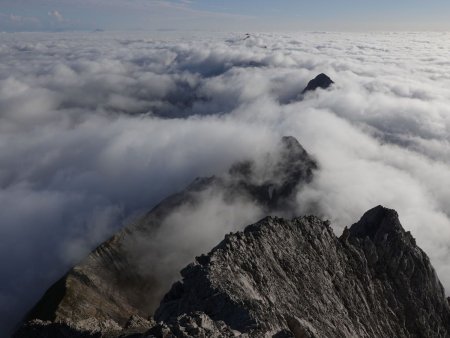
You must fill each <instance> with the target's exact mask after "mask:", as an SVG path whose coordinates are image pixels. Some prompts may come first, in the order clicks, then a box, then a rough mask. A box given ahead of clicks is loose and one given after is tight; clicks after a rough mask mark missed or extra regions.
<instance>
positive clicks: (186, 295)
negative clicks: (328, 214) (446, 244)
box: [155, 207, 450, 337]
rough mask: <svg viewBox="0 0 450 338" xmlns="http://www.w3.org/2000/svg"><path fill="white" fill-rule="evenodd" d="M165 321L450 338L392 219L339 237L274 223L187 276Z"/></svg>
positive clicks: (250, 330) (298, 332) (252, 230)
mask: <svg viewBox="0 0 450 338" xmlns="http://www.w3.org/2000/svg"><path fill="white" fill-rule="evenodd" d="M182 276H183V280H182V281H181V282H177V283H176V284H174V285H173V287H172V289H171V291H170V292H169V293H168V294H167V295H166V296H165V297H164V299H163V300H162V302H161V306H160V308H159V309H158V310H157V311H156V314H155V318H156V320H158V321H171V320H173V318H177V317H178V316H180V315H183V314H190V313H193V312H196V311H203V312H204V313H206V314H207V315H208V316H209V317H211V319H213V320H214V321H223V322H225V323H226V324H227V325H228V326H229V327H230V328H232V329H234V330H238V331H239V332H241V333H243V334H247V335H249V336H250V337H263V336H268V337H272V336H273V337H449V336H450V307H449V304H448V302H447V299H446V297H445V294H444V290H443V288H442V285H441V284H440V282H439V280H438V278H437V276H436V273H435V271H434V269H433V267H432V266H431V264H430V262H429V259H428V257H427V256H426V254H425V253H424V252H423V251H422V250H421V249H420V248H418V247H417V246H416V244H415V241H414V239H413V238H412V236H411V235H410V234H409V233H407V232H405V231H404V230H403V228H402V226H401V225H400V222H399V220H398V215H397V213H396V212H395V211H393V210H389V209H386V208H383V207H376V208H374V209H372V210H370V211H368V212H367V213H366V214H365V215H364V216H363V217H362V218H361V220H360V221H359V222H358V223H356V224H354V225H353V226H352V227H351V228H350V229H347V230H346V231H345V232H344V234H343V235H342V236H341V238H337V237H336V236H335V235H334V233H333V231H332V230H331V228H330V227H329V224H328V222H322V221H321V220H320V219H318V218H316V217H313V216H310V217H303V218H297V219H293V220H291V221H287V220H284V219H280V218H272V217H268V218H265V219H263V220H262V221H260V222H259V223H257V224H254V225H251V226H248V227H247V228H246V229H245V231H243V232H238V233H235V234H231V235H228V236H227V237H226V238H225V240H224V241H223V242H221V243H220V244H219V245H218V246H217V247H216V248H214V249H213V250H212V251H211V252H210V253H209V254H208V255H206V256H200V257H198V258H197V259H196V261H195V262H194V263H192V264H190V265H189V266H187V267H186V268H185V269H184V270H183V271H182Z"/></svg>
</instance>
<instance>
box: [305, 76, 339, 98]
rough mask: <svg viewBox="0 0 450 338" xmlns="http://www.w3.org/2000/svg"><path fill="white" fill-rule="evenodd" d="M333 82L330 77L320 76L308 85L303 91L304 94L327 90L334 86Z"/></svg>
mask: <svg viewBox="0 0 450 338" xmlns="http://www.w3.org/2000/svg"><path fill="white" fill-rule="evenodd" d="M333 83H334V82H333V80H331V79H330V78H329V77H328V75H325V74H323V73H322V74H319V75H317V76H316V77H315V78H314V79H312V80H311V81H309V82H308V85H307V86H306V88H305V89H303V91H302V94H306V93H307V92H309V91H314V90H316V89H318V88H321V89H327V88H329V87H330V86H331V85H332V84H333Z"/></svg>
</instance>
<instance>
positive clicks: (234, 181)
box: [26, 137, 317, 332]
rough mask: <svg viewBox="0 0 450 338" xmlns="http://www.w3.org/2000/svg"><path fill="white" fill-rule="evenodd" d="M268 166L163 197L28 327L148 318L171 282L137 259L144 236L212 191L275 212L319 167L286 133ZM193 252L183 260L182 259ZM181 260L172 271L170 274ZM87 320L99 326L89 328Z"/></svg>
mask: <svg viewBox="0 0 450 338" xmlns="http://www.w3.org/2000/svg"><path fill="white" fill-rule="evenodd" d="M267 163H270V166H269V165H267V167H265V168H263V169H264V170H263V171H262V172H263V174H261V170H260V169H261V168H258V164H257V163H256V162H255V161H253V160H251V159H249V160H246V161H242V162H239V163H236V164H235V165H233V166H232V168H230V170H229V172H228V173H227V174H225V175H222V176H213V177H208V178H198V179H196V180H194V182H192V183H191V184H190V185H189V186H188V187H187V188H186V189H184V190H183V191H181V192H179V193H177V194H174V195H172V196H170V197H168V198H166V199H165V200H163V201H162V202H161V203H160V204H158V205H157V206H156V207H155V208H153V209H152V210H151V211H150V212H149V213H147V214H146V215H144V217H142V218H141V219H140V220H138V221H137V222H135V223H134V224H131V225H129V226H127V227H126V228H125V229H124V230H122V231H120V232H119V233H117V234H116V235H114V236H113V237H112V238H111V239H109V240H108V241H106V242H105V243H103V244H101V245H100V246H99V247H98V248H97V249H95V250H94V251H93V252H92V253H91V254H90V255H89V256H88V257H87V258H86V259H84V260H83V261H82V262H81V263H80V264H78V265H76V266H75V267H73V268H72V269H71V270H70V271H69V272H68V273H67V274H66V275H65V276H63V277H62V278H61V279H60V280H59V281H57V282H56V283H55V284H54V285H53V286H51V287H50V288H49V290H48V291H47V292H46V293H45V295H44V296H43V297H42V299H41V300H40V301H39V302H38V303H37V304H36V306H35V307H34V308H33V309H32V310H31V311H30V313H29V314H28V315H27V318H26V321H28V324H26V325H28V326H29V327H34V328H36V327H39V325H41V324H43V323H45V324H46V325H47V326H46V327H49V326H48V324H49V323H57V324H58V325H59V326H61V327H68V328H72V329H76V330H81V329H86V331H89V332H94V331H95V332H107V331H120V329H123V328H125V327H126V325H127V322H128V321H129V319H130V318H131V317H132V316H139V317H141V318H148V317H149V315H151V314H152V313H153V312H154V310H155V309H156V308H157V306H158V305H159V301H160V299H161V298H162V296H163V295H164V293H165V292H166V291H167V290H168V289H169V288H170V283H169V284H167V280H166V279H161V277H160V276H159V275H158V274H157V273H156V272H154V271H155V270H156V269H157V268H158V267H157V266H152V265H149V266H147V267H146V268H145V269H142V267H141V266H138V263H137V262H138V261H139V259H140V258H141V257H139V256H141V255H142V253H143V252H147V251H148V252H152V251H151V250H152V248H150V247H148V246H149V245H151V243H152V242H151V241H150V240H148V241H147V240H146V239H152V238H153V237H154V236H155V233H156V232H157V231H158V229H159V228H160V227H161V225H162V224H163V222H164V221H165V220H166V219H167V217H168V216H170V215H172V214H173V213H175V212H177V210H179V209H180V208H183V207H186V206H189V207H191V208H192V209H195V208H196V207H197V205H198V204H199V203H200V200H202V199H204V196H203V194H205V192H207V191H210V190H216V191H220V192H221V193H223V194H224V195H225V199H226V200H227V202H228V203H233V202H234V201H237V200H238V201H242V200H247V201H251V203H253V204H255V205H257V206H258V207H259V208H260V209H261V211H262V214H267V213H272V212H275V213H276V212H278V211H280V210H281V209H288V208H289V207H290V205H291V203H292V202H291V201H292V200H293V196H295V193H296V191H297V190H298V189H299V188H301V186H302V185H303V184H307V183H308V182H310V181H311V180H312V178H313V173H314V171H315V170H316V169H317V164H316V162H315V161H314V160H313V159H312V158H311V157H310V155H309V154H308V153H307V152H306V151H305V150H304V149H303V147H302V146H301V145H300V144H299V142H298V141H297V140H296V139H295V138H293V137H283V138H282V140H281V142H280V145H279V147H278V149H277V152H276V154H275V155H273V154H268V155H267V159H266V163H265V164H267ZM236 203H237V202H236ZM213 245H214V243H211V246H213ZM136 248H138V249H139V250H137V249H136ZM156 254H158V252H156ZM192 257H193V256H190V257H186V262H185V263H187V262H189V261H190V260H191V259H192ZM185 263H183V265H184V264H185ZM154 264H164V263H162V262H160V263H158V262H156V263H154ZM183 265H181V266H179V267H178V268H177V269H176V270H174V271H172V272H171V274H172V275H173V278H176V276H177V275H178V270H179V269H180V268H181V267H182V266H183ZM34 319H39V320H40V322H33V320H34ZM92 322H95V323H96V324H95V325H94V327H92Z"/></svg>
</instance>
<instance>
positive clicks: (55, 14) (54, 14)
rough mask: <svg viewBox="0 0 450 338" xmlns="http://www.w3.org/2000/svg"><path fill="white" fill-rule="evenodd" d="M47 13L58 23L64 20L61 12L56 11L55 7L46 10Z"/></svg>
mask: <svg viewBox="0 0 450 338" xmlns="http://www.w3.org/2000/svg"><path fill="white" fill-rule="evenodd" d="M48 15H49V16H50V17H52V18H54V19H55V20H56V21H58V22H60V23H61V22H64V21H65V20H64V17H63V16H62V14H61V13H60V12H59V11H57V10H56V9H55V10H53V11H50V12H48Z"/></svg>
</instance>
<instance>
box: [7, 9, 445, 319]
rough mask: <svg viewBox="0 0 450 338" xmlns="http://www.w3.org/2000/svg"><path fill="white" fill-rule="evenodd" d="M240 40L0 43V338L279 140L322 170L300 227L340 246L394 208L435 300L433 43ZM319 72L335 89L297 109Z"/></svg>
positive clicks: (441, 181) (441, 158)
mask: <svg viewBox="0 0 450 338" xmlns="http://www.w3.org/2000/svg"><path fill="white" fill-rule="evenodd" d="M56 14H57V13H53V14H52V16H54V17H55V19H56V20H58V15H56ZM49 15H50V14H49ZM61 19H64V18H63V17H61ZM243 38H244V36H238V35H235V36H221V37H215V38H209V37H205V36H196V37H183V38H179V37H173V36H172V37H171V36H168V35H166V36H164V37H163V36H149V35H145V34H139V35H136V34H134V35H127V34H115V35H112V34H103V33H98V34H97V33H96V34H58V35H54V34H49V35H45V34H7V35H2V38H1V40H0V59H1V60H2V63H1V65H0V112H1V113H0V187H1V190H0V201H1V203H0V215H1V219H2V225H1V226H0V235H1V237H2V238H3V240H2V243H1V245H0V257H2V261H1V265H2V274H3V278H2V282H1V283H0V313H1V318H10V319H11V320H7V322H8V323H4V324H2V327H7V326H8V325H9V322H11V321H14V320H18V319H19V318H18V316H19V315H21V314H23V313H24V312H25V311H26V310H27V308H28V307H29V306H31V305H32V303H33V302H34V301H35V300H36V298H38V297H39V296H40V294H41V293H42V292H43V291H44V290H45V288H46V287H48V286H49V284H50V283H51V282H52V281H54V280H55V278H57V277H59V276H60V275H61V274H62V273H63V272H64V271H65V269H66V268H67V267H68V266H70V265H71V264H73V263H75V262H77V261H78V260H79V259H81V258H82V257H83V256H84V255H85V254H86V253H87V252H89V250H90V249H92V247H93V246H95V245H96V244H98V243H99V242H101V241H102V240H104V239H106V238H107V237H108V236H109V235H111V234H112V233H113V232H114V231H116V230H117V229H118V228H119V227H120V226H122V225H123V224H126V223H128V222H129V221H130V219H133V218H134V217H136V215H139V214H141V213H142V212H144V211H147V210H148V209H149V208H150V207H151V206H153V205H154V204H155V203H157V202H158V201H159V200H161V199H162V198H163V197H165V196H167V195H168V194H170V193H173V192H175V191H177V190H180V189H182V188H183V187H184V186H185V185H186V184H188V183H189V182H190V181H192V180H193V179H194V178H195V177H197V176H208V175H213V174H220V173H223V172H224V171H226V170H227V169H228V167H229V166H230V165H231V164H232V163H233V162H235V161H237V160H241V159H244V158H248V157H258V156H261V155H263V154H265V152H266V151H267V150H268V149H272V148H273V146H274V144H275V143H276V142H278V140H279V138H280V137H281V136H283V135H292V136H295V137H296V138H297V139H298V140H299V141H300V142H301V143H302V145H303V146H304V147H305V148H306V149H307V150H308V151H309V152H310V153H311V154H313V155H314V156H315V157H316V158H317V160H318V162H319V165H320V168H321V169H320V171H319V172H318V173H317V176H316V179H315V180H314V182H313V183H312V184H311V185H310V186H308V187H307V188H306V189H304V190H302V191H301V192H300V193H299V194H298V196H297V200H298V213H299V214H300V213H304V212H311V211H314V212H319V213H320V214H321V216H323V217H326V218H330V219H332V221H333V223H334V224H335V230H336V232H337V233H340V231H341V230H342V228H343V227H344V226H348V225H351V223H353V222H355V221H357V219H358V217H360V216H361V215H362V214H363V212H364V211H366V210H367V209H369V208H371V207H373V206H375V205H378V204H383V205H385V206H387V207H390V208H395V209H396V210H397V211H398V212H399V214H400V217H401V221H402V222H403V225H404V226H405V227H406V228H407V230H410V231H411V232H412V234H413V235H414V236H415V237H416V238H417V241H418V244H419V245H420V246H421V247H422V248H423V249H424V250H425V251H426V252H427V253H428V255H429V256H430V257H431V260H432V262H433V264H434V265H435V267H436V268H437V271H438V274H439V276H440V278H441V280H442V281H443V283H444V284H445V287H446V289H447V291H448V290H450V261H449V260H448V257H449V254H450V249H449V245H450V244H449V243H450V190H449V189H448V184H449V183H450V170H449V169H450V108H449V107H450V94H449V92H448V91H447V90H446V88H449V87H450V75H448V74H450V63H449V62H448V60H447V59H448V52H449V49H450V45H449V44H448V43H447V41H448V38H449V35H448V34H444V33H433V34H425V33H423V34H407V33H401V34H400V33H399V34H325V33H324V34H313V33H310V34H299V35H270V34H261V35H256V36H251V37H250V38H249V39H246V40H243ZM321 72H325V73H327V74H328V75H329V76H330V77H331V78H332V79H333V80H334V81H335V82H336V85H335V86H334V88H333V90H330V91H317V92H314V93H310V94H308V95H307V96H306V97H305V98H304V100H299V99H298V98H299V97H298V95H299V93H300V92H301V90H302V89H303V88H304V86H305V85H306V83H307V82H308V80H309V79H311V78H313V77H314V76H316V75H317V74H318V73H321ZM174 117H176V118H174ZM216 207H217V205H215V208H216ZM214 210H215V209H214ZM218 214H220V213H218ZM194 216H195V217H192V218H194V219H196V220H197V218H198V217H197V215H194ZM174 217H175V216H174ZM236 217H237V218H238V219H234V221H236V222H239V219H240V218H239V217H238V216H236ZM248 217H249V215H248V213H246V214H245V218H242V219H243V221H242V222H244V219H245V222H248ZM255 221H256V220H255ZM219 223H220V222H219ZM244 225H245V224H238V225H237V226H238V227H241V226H244ZM221 235H222V232H220V231H219V232H217V231H216V229H215V230H214V232H212V234H210V236H211V237H212V238H211V242H212V243H211V245H213V244H214V241H216V240H217V241H218V240H220V239H221V238H216V237H220V236H221ZM208 243H209V242H208ZM30 286H32V287H30ZM24 290H26V292H24Z"/></svg>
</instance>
